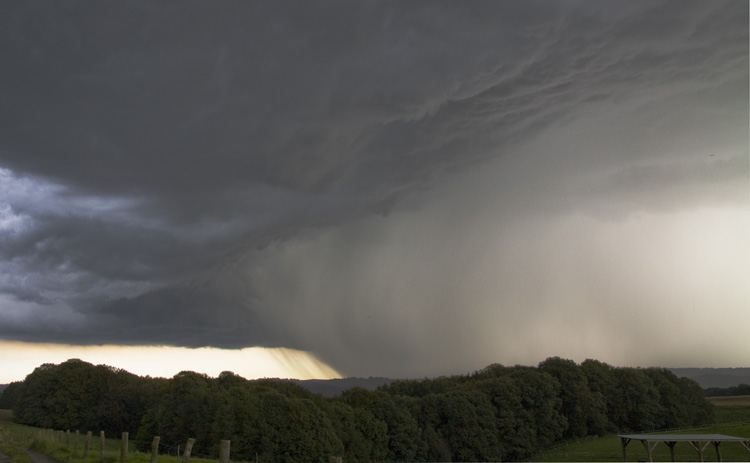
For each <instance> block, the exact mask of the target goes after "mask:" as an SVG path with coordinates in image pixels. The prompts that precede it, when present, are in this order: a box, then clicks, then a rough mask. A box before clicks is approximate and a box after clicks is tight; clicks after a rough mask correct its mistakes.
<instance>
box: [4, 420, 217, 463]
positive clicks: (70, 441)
mask: <svg viewBox="0 0 750 463" xmlns="http://www.w3.org/2000/svg"><path fill="white" fill-rule="evenodd" d="M12 417H13V414H12V412H10V410H0V451H2V452H3V453H4V454H6V455H8V456H10V457H11V458H12V463H31V459H30V458H29V457H28V455H26V453H25V452H24V451H23V450H22V449H24V448H28V449H31V450H33V451H35V452H39V453H43V454H45V455H47V456H49V457H51V458H53V459H55V460H57V461H59V462H61V463H118V462H119V461H120V447H121V444H122V441H121V440H120V439H115V438H111V437H108V438H106V440H105V445H104V452H103V458H102V457H101V456H100V455H102V454H100V446H101V440H100V438H99V436H98V435H94V436H92V438H91V441H90V447H89V451H88V455H87V458H84V457H83V453H84V442H85V438H86V435H85V433H79V434H78V435H76V434H75V432H71V433H70V437H68V435H67V433H64V434H62V435H61V434H60V433H59V432H52V433H50V432H46V431H44V430H41V429H39V428H32V427H29V426H23V425H20V424H16V423H14V422H12ZM60 437H61V439H60ZM128 447H129V451H128V453H127V463H150V461H151V454H150V453H143V452H138V451H135V450H134V448H135V443H134V442H133V441H132V440H130V441H129V444H128ZM158 461H159V463H181V462H182V457H178V456H175V455H159V460H158ZM190 463H216V460H210V459H205V458H190Z"/></svg>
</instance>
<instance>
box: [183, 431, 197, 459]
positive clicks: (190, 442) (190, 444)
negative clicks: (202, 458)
mask: <svg viewBox="0 0 750 463" xmlns="http://www.w3.org/2000/svg"><path fill="white" fill-rule="evenodd" d="M193 444H195V439H193V438H192V437H191V438H190V439H188V441H187V444H186V445H185V454H184V455H183V456H182V463H188V462H189V461H190V452H192V451H193Z"/></svg>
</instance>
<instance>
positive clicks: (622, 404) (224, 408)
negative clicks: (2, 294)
mask: <svg viewBox="0 0 750 463" xmlns="http://www.w3.org/2000/svg"><path fill="white" fill-rule="evenodd" d="M11 386H13V387H12V388H11V387H10V386H9V388H8V389H6V391H8V390H11V393H10V395H9V397H10V398H9V399H8V400H10V401H11V402H12V403H13V405H14V409H15V413H16V417H17V418H18V421H19V422H20V423H24V424H30V425H34V426H39V427H43V428H56V429H81V430H89V429H91V430H95V431H96V430H100V429H101V430H105V431H107V432H108V433H120V432H122V431H129V432H130V433H131V435H132V436H136V445H137V446H138V448H140V449H141V450H147V448H148V446H149V444H150V442H151V438H152V437H153V436H157V435H158V436H160V438H161V448H163V449H167V448H175V447H176V446H177V445H180V444H184V442H185V441H186V439H187V438H188V437H190V438H194V439H196V444H195V447H194V452H196V453H198V454H204V455H211V456H213V457H216V456H218V451H219V443H220V441H221V440H222V439H229V440H231V442H232V449H231V453H232V459H233V460H235V461H237V460H240V461H242V460H244V461H252V460H255V459H256V458H258V459H260V460H263V461H275V462H282V463H284V462H292V461H318V462H326V461H328V459H329V457H331V456H342V457H343V458H344V459H345V460H346V461H353V462H365V461H500V460H521V459H527V458H529V457H530V456H531V455H533V454H534V453H536V452H537V451H538V450H539V449H542V448H549V447H551V446H554V445H555V444H557V443H559V442H561V441H564V440H568V439H575V438H581V437H585V436H592V435H604V434H607V433H611V432H613V431H629V432H634V431H637V432H642V431H647V430H654V429H664V428H670V427H671V428H674V427H687V426H695V425H699V424H703V423H707V422H710V420H711V419H712V416H713V415H712V414H713V407H712V406H711V405H710V404H709V403H708V402H707V401H706V400H705V398H704V397H703V391H702V389H701V388H700V387H699V386H698V384H697V383H695V382H694V381H691V380H688V379H685V378H677V377H676V376H675V375H674V374H672V373H671V372H669V371H668V370H665V369H645V370H642V369H633V368H614V367H611V366H609V365H607V364H605V363H602V362H598V361H596V360H587V361H585V362H583V363H582V364H580V365H577V364H576V363H575V362H573V361H571V360H565V359H561V358H558V357H554V358H549V359H547V360H545V361H544V362H542V363H540V364H539V366H538V367H524V366H515V367H505V366H502V365H497V364H496V365H490V366H488V367H487V368H485V369H483V370H480V371H477V372H475V373H473V374H470V375H462V376H452V377H441V378H435V379H424V380H406V381H395V382H392V383H390V384H388V385H385V386H381V387H380V388H378V389H377V390H375V391H367V390H364V389H361V388H353V389H349V390H346V391H344V392H343V393H342V394H341V395H340V396H339V397H335V398H324V397H322V396H321V395H318V394H313V393H311V392H309V391H308V390H307V389H304V388H303V387H301V386H299V385H298V384H295V383H293V382H291V381H282V380H256V381H248V380H246V379H244V378H242V377H240V376H237V375H235V374H233V373H231V372H224V373H222V374H221V375H219V377H218V378H210V377H208V376H207V375H204V374H199V373H196V372H191V371H183V372H181V373H178V374H177V375H175V376H174V377H173V378H171V379H155V378H148V377H147V378H141V377H137V376H135V375H132V374H130V373H128V372H125V371H122V370H117V369H114V368H111V367H107V366H103V365H99V366H94V365H91V364H88V363H86V362H82V361H80V360H69V361H67V362H64V363H62V364H60V365H52V364H45V365H42V366H40V367H38V368H37V369H35V370H34V372H33V373H31V374H30V375H29V376H27V377H26V379H25V380H24V381H23V382H22V383H19V384H17V385H11ZM3 397H5V394H4V395H3Z"/></svg>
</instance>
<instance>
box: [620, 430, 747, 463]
mask: <svg viewBox="0 0 750 463" xmlns="http://www.w3.org/2000/svg"><path fill="white" fill-rule="evenodd" d="M619 436H620V442H621V443H622V461H628V460H627V458H628V454H627V446H628V444H629V443H630V441H631V440H639V441H641V443H642V444H643V446H644V447H645V448H646V455H648V461H654V460H653V451H654V448H655V447H656V445H657V444H658V443H659V442H664V444H665V445H666V446H667V447H669V453H670V455H671V456H672V461H675V460H674V446H675V444H677V443H678V442H687V443H688V444H690V446H691V447H693V448H694V449H695V450H696V451H697V452H698V456H699V458H700V460H699V461H703V451H704V450H706V448H707V447H708V446H709V444H713V445H714V448H715V449H716V459H717V460H718V461H721V452H720V451H719V444H721V443H722V442H738V443H739V444H740V445H742V446H743V447H745V449H747V451H748V452H750V438H747V437H736V436H727V435H724V434H620V435H619Z"/></svg>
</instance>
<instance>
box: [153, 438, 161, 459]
mask: <svg viewBox="0 0 750 463" xmlns="http://www.w3.org/2000/svg"><path fill="white" fill-rule="evenodd" d="M159 440H160V438H159V436H156V437H154V440H153V441H151V463H156V457H157V456H158V455H159Z"/></svg>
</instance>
